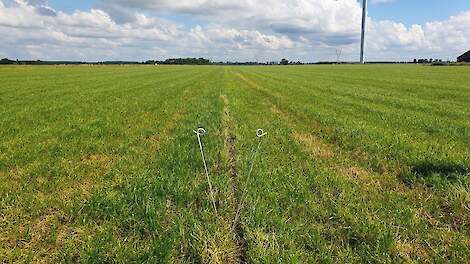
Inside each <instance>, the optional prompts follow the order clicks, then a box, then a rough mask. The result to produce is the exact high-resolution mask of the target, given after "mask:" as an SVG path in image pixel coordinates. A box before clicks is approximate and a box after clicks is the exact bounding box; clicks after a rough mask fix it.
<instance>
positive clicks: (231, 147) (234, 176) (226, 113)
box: [220, 95, 248, 263]
mask: <svg viewBox="0 0 470 264" xmlns="http://www.w3.org/2000/svg"><path fill="white" fill-rule="evenodd" d="M220 99H221V100H222V101H223V102H224V109H223V114H222V127H223V135H224V138H225V146H224V149H225V150H224V158H225V161H226V162H227V164H228V171H229V173H230V177H231V180H232V190H233V196H234V200H233V208H234V209H235V214H237V212H236V211H237V208H238V205H239V204H240V199H241V193H240V190H239V188H238V169H237V158H236V157H237V156H236V155H237V152H236V148H235V143H236V141H237V136H236V135H235V132H234V131H235V124H234V122H233V120H232V118H231V117H230V110H229V108H228V105H229V101H228V99H227V97H226V96H225V95H221V96H220ZM239 219H240V218H239V217H237V216H236V215H235V219H234V222H233V231H234V236H235V240H236V243H237V247H238V250H237V251H238V261H237V262H238V263H246V262H247V252H248V247H247V243H246V240H245V235H244V232H243V228H242V226H241V223H240V221H239Z"/></svg>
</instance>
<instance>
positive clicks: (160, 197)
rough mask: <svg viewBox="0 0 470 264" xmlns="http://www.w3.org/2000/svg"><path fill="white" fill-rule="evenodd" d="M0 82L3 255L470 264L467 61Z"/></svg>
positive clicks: (106, 69)
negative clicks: (259, 135)
mask: <svg viewBox="0 0 470 264" xmlns="http://www.w3.org/2000/svg"><path fill="white" fill-rule="evenodd" d="M0 80H1V85H0V261H2V262H7V263H8V262H10V263H16V262H31V261H33V262H78V261H80V262H97V263H103V262H124V261H125V262H129V261H135V262H137V263H141V262H149V263H159V262H170V263H188V262H189V263H208V262H211V263H239V262H243V261H247V262H249V263H314V262H326V263H349V262H353V263H356V262H374V263H397V262H398V263H399V262H406V263H408V262H455V263H465V262H468V261H469V260H470V193H469V192H470V68H467V67H426V66H394V65H390V66H381V65H374V66H359V65H357V66H299V67H294V66H292V67H290V66H289V67H212V66H207V67H205V66H200V67H190V66H187V67H186V66H181V67H170V66H169V67H155V66H122V67H120V66H115V67H114V66H102V67H90V66H71V67H52V66H51V67H49V66H44V67H0ZM201 126H202V127H205V128H206V130H207V135H205V136H204V137H203V142H204V145H205V151H206V155H207V159H208V166H209V170H210V176H211V179H212V183H213V186H214V189H215V196H216V197H215V198H216V202H217V210H218V214H217V215H215V214H214V212H213V208H212V204H211V200H210V198H209V189H208V184H207V181H206V177H205V175H204V167H203V165H202V161H201V157H200V152H199V148H198V144H197V139H196V135H195V134H194V133H193V130H195V129H196V128H198V127H201ZM258 128H263V129H264V130H265V131H266V132H267V133H268V135H267V136H266V137H265V138H264V139H263V143H262V146H261V151H260V155H259V157H258V160H257V163H256V165H255V167H254V170H253V174H252V179H251V180H250V182H249V183H250V184H249V185H248V195H247V200H246V205H245V208H244V210H243V211H242V214H241V218H240V224H239V225H238V227H237V228H235V229H234V228H232V223H233V221H234V219H235V214H236V207H237V202H238V201H239V200H240V195H241V192H242V187H243V186H244V183H245V182H246V180H247V174H248V170H249V161H250V157H251V155H252V152H253V149H254V148H255V146H256V144H257V140H256V137H255V132H256V129H258Z"/></svg>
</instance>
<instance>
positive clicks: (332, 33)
mask: <svg viewBox="0 0 470 264" xmlns="http://www.w3.org/2000/svg"><path fill="white" fill-rule="evenodd" d="M144 10H145V12H144ZM149 11H151V12H152V13H153V14H155V16H149V15H148V14H149ZM162 15H165V16H166V17H167V19H162V18H161V17H162ZM175 15H184V16H186V17H189V18H190V19H191V18H197V21H202V26H189V27H188V26H185V25H183V24H181V23H180V22H176V21H175V20H171V17H172V16H173V17H174V16H175ZM168 17H170V18H168ZM360 18H361V8H360V5H359V4H358V2H357V1H356V0H338V1H332V0H292V1H280V0H266V1H255V0H239V1H229V0H191V1H190V0H181V1H170V0H157V1H150V0H140V1H130V0H117V1H112V3H111V1H108V2H107V1H105V2H103V3H102V5H100V8H95V9H91V10H88V11H75V12H73V13H71V14H67V13H64V12H62V11H59V10H54V9H52V8H51V7H49V6H48V4H47V1H45V0H29V1H24V0H21V1H20V0H16V1H11V0H10V1H8V2H7V1H5V0H3V1H2V0H0V34H2V36H4V40H3V41H2V42H0V56H4V57H10V58H25V59H26V58H34V59H73V60H120V59H125V60H144V59H154V58H164V57H173V56H206V57H212V58H214V59H221V60H228V59H229V60H235V59H239V60H270V59H273V60H279V59H280V58H282V57H287V58H289V59H292V60H305V61H314V60H332V59H335V57H336V55H335V50H336V48H337V47H338V46H341V47H342V48H343V51H344V52H343V53H344V54H345V55H344V57H345V59H356V57H357V55H356V54H357V51H358V41H359V30H360V28H359V25H360ZM368 21H369V23H368V32H367V55H368V57H369V58H372V59H404V58H413V57H420V56H425V57H442V58H447V57H450V58H454V57H455V56H456V55H458V54H459V53H461V52H463V51H464V50H466V49H468V48H470V47H467V45H468V43H470V37H469V34H468V28H470V12H464V13H461V14H458V15H456V16H453V17H450V18H449V19H448V20H445V21H436V22H429V23H426V24H424V25H413V26H410V27H406V26H405V25H403V24H401V23H397V22H394V21H374V20H372V19H371V18H369V19H368Z"/></svg>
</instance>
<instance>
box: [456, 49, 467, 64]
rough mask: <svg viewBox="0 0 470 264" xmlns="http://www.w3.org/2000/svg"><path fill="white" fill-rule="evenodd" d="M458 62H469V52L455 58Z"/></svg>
mask: <svg viewBox="0 0 470 264" xmlns="http://www.w3.org/2000/svg"><path fill="white" fill-rule="evenodd" d="M457 61H458V62H461V61H465V62H470V50H469V51H467V52H465V53H464V54H462V55H460V56H459V57H458V58H457Z"/></svg>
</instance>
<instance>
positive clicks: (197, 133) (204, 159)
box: [194, 127, 217, 215]
mask: <svg viewBox="0 0 470 264" xmlns="http://www.w3.org/2000/svg"><path fill="white" fill-rule="evenodd" d="M194 133H195V134H196V135H197V140H198V142H199V148H200V150H201V156H202V161H203V162H204V169H205V171H206V177H207V182H208V183H209V192H210V196H211V199H212V205H213V206H214V211H215V214H216V215H217V207H216V206H215V199H214V192H213V191H212V183H211V179H210V177H209V170H208V169H207V163H206V157H205V156H204V150H203V147H202V142H201V136H203V135H205V134H206V130H205V129H204V128H202V127H200V128H198V129H197V130H196V131H194Z"/></svg>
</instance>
